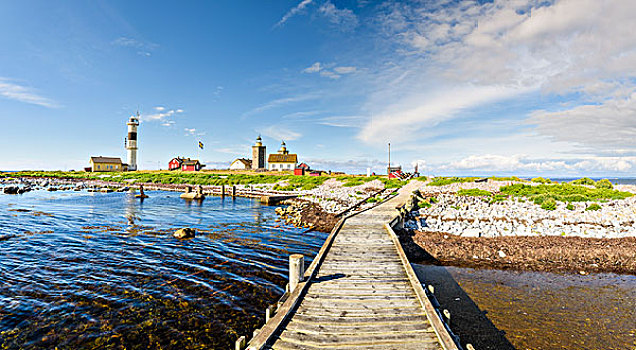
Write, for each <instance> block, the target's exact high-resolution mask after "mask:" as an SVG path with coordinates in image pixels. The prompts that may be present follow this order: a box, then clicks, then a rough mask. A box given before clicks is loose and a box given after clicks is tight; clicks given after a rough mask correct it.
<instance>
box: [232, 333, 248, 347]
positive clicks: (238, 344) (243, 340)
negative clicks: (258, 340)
mask: <svg viewBox="0 0 636 350" xmlns="http://www.w3.org/2000/svg"><path fill="white" fill-rule="evenodd" d="M245 345H247V339H246V338H245V336H244V335H242V336H241V337H240V338H238V339H237V340H236V343H234V349H235V350H243V349H245Z"/></svg>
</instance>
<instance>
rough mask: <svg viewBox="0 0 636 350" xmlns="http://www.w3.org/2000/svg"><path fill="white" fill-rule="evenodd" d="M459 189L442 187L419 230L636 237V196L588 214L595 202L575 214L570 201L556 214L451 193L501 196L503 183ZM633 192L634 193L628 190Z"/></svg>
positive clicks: (512, 201)
mask: <svg viewBox="0 0 636 350" xmlns="http://www.w3.org/2000/svg"><path fill="white" fill-rule="evenodd" d="M453 185H454V186H453V187H454V188H452V189H449V188H442V189H438V192H437V195H436V196H435V197H436V199H437V203H434V204H432V205H431V207H430V208H422V209H420V210H419V211H418V213H417V215H418V216H419V222H416V227H415V226H414V227H413V228H417V229H418V230H420V231H422V232H442V233H448V234H453V235H457V236H462V237H500V236H566V237H571V236H576V237H589V238H622V237H636V225H635V223H636V197H629V198H627V199H624V200H611V201H607V202H603V203H599V204H600V206H601V209H600V210H586V209H587V208H588V206H589V205H590V204H591V203H585V202H573V203H571V204H572V207H573V208H572V209H571V210H570V209H568V208H567V207H566V206H567V204H566V203H557V208H556V209H555V210H544V209H541V207H540V206H538V205H536V204H534V203H533V202H531V201H528V200H524V199H519V198H509V199H507V200H504V201H501V202H494V203H490V202H489V201H487V200H485V199H484V198H482V197H471V196H458V195H455V194H451V193H452V192H455V191H456V190H457V189H460V188H479V189H484V190H489V191H493V192H497V191H498V190H499V188H498V186H499V184H470V183H469V184H453ZM462 185H463V186H462ZM471 185H472V187H471ZM474 185H480V186H474ZM629 189H631V190H633V188H629V187H624V188H623V190H629ZM422 192H427V193H428V194H429V195H430V194H434V192H432V191H431V188H430V187H428V188H423V189H422Z"/></svg>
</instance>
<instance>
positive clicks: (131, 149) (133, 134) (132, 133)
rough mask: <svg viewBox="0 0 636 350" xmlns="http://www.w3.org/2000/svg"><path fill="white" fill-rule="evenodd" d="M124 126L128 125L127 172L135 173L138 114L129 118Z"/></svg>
mask: <svg viewBox="0 0 636 350" xmlns="http://www.w3.org/2000/svg"><path fill="white" fill-rule="evenodd" d="M126 125H128V137H127V138H126V150H127V151H128V171H135V170H137V149H138V148H137V127H138V126H139V112H137V116H134V115H133V116H131V117H130V119H129V120H128V123H126Z"/></svg>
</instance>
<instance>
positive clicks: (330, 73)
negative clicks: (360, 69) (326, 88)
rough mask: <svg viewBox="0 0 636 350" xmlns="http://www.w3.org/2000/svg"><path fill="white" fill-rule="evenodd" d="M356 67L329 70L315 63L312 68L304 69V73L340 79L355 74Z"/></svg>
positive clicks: (340, 67)
mask: <svg viewBox="0 0 636 350" xmlns="http://www.w3.org/2000/svg"><path fill="white" fill-rule="evenodd" d="M356 70H357V68H356V67H352V66H339V67H334V68H333V69H327V67H325V66H324V65H323V64H322V63H320V62H315V63H314V64H312V65H311V66H309V67H307V68H305V69H303V73H309V74H311V73H319V74H320V76H321V77H326V78H330V79H339V78H340V77H341V76H342V75H345V74H352V73H355V72H356Z"/></svg>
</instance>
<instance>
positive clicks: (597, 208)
mask: <svg viewBox="0 0 636 350" xmlns="http://www.w3.org/2000/svg"><path fill="white" fill-rule="evenodd" d="M585 210H601V206H600V205H598V204H597V203H592V204H590V205H589V206H588V207H587V208H585Z"/></svg>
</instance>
